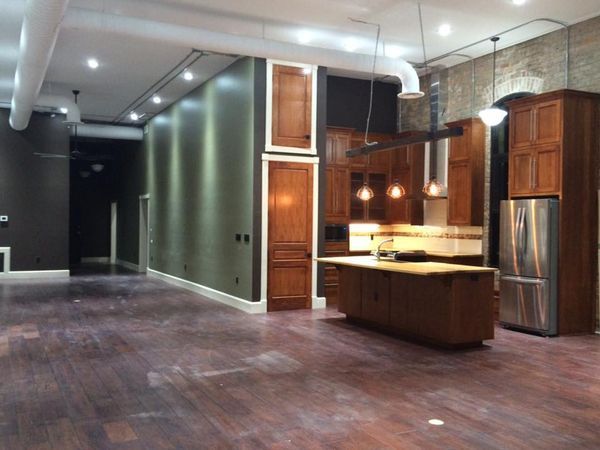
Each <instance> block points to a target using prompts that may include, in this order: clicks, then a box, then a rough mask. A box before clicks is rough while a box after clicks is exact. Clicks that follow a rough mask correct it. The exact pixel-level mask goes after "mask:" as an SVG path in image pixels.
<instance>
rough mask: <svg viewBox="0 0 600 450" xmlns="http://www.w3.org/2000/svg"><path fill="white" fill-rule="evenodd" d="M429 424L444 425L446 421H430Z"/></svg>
mask: <svg viewBox="0 0 600 450" xmlns="http://www.w3.org/2000/svg"><path fill="white" fill-rule="evenodd" d="M428 422H429V423H430V424H431V425H437V426H440V425H444V421H443V420H440V419H429V420H428Z"/></svg>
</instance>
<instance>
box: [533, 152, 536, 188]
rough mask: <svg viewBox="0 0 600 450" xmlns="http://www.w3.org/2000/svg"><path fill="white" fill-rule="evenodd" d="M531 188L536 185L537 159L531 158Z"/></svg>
mask: <svg viewBox="0 0 600 450" xmlns="http://www.w3.org/2000/svg"><path fill="white" fill-rule="evenodd" d="M532 176H533V189H535V188H536V187H537V159H535V158H533V171H532Z"/></svg>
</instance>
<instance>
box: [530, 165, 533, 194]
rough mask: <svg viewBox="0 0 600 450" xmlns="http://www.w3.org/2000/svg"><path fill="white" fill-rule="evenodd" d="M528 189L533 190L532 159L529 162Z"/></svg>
mask: <svg viewBox="0 0 600 450" xmlns="http://www.w3.org/2000/svg"><path fill="white" fill-rule="evenodd" d="M529 189H533V158H531V160H530V161H529Z"/></svg>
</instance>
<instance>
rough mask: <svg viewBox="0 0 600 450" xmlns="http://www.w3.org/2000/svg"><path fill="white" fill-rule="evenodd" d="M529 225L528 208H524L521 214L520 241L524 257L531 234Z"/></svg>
mask: <svg viewBox="0 0 600 450" xmlns="http://www.w3.org/2000/svg"><path fill="white" fill-rule="evenodd" d="M527 227H528V225H527V209H526V208H523V214H521V242H520V243H519V245H520V246H521V252H522V255H523V257H522V259H525V253H527V238H528V234H529V233H528V231H527Z"/></svg>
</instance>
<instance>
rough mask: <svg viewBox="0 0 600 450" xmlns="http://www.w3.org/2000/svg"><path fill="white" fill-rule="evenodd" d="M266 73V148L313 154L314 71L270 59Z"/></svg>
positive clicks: (314, 143) (310, 68) (309, 67)
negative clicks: (267, 122)
mask: <svg viewBox="0 0 600 450" xmlns="http://www.w3.org/2000/svg"><path fill="white" fill-rule="evenodd" d="M267 76H268V77H270V80H271V83H267V96H268V98H267V116H268V117H270V119H271V120H270V122H271V123H270V127H269V124H267V151H277V152H285V153H309V154H315V153H316V136H315V135H316V133H315V127H316V120H315V117H313V115H314V112H313V110H314V102H315V94H316V92H315V91H316V85H315V82H316V79H315V78H316V77H315V70H313V68H312V67H311V66H305V65H300V64H299V65H292V64H291V65H289V66H288V65H280V64H272V63H270V62H269V63H268V64H267ZM269 100H270V101H269ZM269 108H270V114H269Z"/></svg>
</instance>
